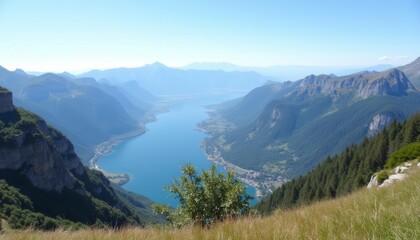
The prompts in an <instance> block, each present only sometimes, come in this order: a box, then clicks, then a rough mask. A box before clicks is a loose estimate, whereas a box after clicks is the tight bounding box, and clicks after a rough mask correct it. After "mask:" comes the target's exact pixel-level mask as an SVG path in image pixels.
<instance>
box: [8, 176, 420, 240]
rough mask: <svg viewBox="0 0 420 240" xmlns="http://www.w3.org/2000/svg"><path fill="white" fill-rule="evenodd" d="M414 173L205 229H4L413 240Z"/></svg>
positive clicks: (125, 235) (419, 193) (419, 233)
mask: <svg viewBox="0 0 420 240" xmlns="http://www.w3.org/2000/svg"><path fill="white" fill-rule="evenodd" d="M419 182H420V171H417V172H416V173H415V174H413V175H411V176H410V177H408V178H407V179H405V180H404V181H401V182H399V183H395V184H393V185H392V186H390V187H387V188H380V189H366V188H365V189H361V190H360V191H358V192H356V193H354V194H351V195H349V196H346V197H341V198H338V199H335V200H328V201H322V202H319V203H315V204H313V205H310V206H306V207H301V208H298V209H295V210H284V211H277V212H275V213H274V214H273V215H271V216H269V217H249V218H245V219H239V220H237V221H226V222H223V223H220V224H216V225H215V226H213V227H211V228H209V229H206V228H204V229H203V228H194V227H187V228H183V229H165V228H164V229H154V228H146V229H140V228H124V229H119V230H113V229H110V230H104V229H86V230H79V231H62V230H59V231H55V232H40V231H33V230H29V231H22V232H12V231H8V230H6V232H5V234H4V236H5V237H6V238H8V239H33V240H36V239H42V240H49V239H104V240H107V239H109V240H111V239H115V240H116V239H182V240H186V239H367V238H369V239H418V238H419V237H420V228H419V226H418V216H419V215H420V210H419V208H418V206H419V204H420V188H419V185H418V183H419Z"/></svg>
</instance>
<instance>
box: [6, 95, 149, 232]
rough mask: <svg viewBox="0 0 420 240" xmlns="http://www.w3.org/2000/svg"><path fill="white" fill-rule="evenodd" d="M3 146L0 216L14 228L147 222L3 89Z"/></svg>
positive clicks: (65, 142) (60, 136) (62, 139)
mask: <svg viewBox="0 0 420 240" xmlns="http://www.w3.org/2000/svg"><path fill="white" fill-rule="evenodd" d="M0 143H1V144H0V176H1V181H0V199H1V201H0V216H1V217H2V218H5V219H6V220H8V222H9V224H10V225H11V226H12V227H14V228H23V227H29V226H31V227H35V228H41V229H52V228H57V227H59V226H60V227H71V226H76V227H77V226H81V225H80V224H83V225H94V224H95V225H97V226H101V225H104V226H112V227H116V226H122V225H127V224H144V223H145V221H143V220H142V215H141V214H139V213H140V211H138V210H136V209H135V208H134V207H133V206H134V205H132V204H131V205H130V204H127V203H126V202H128V200H127V199H128V198H126V199H124V198H120V197H119V195H118V194H116V192H115V191H114V190H113V188H112V187H111V185H110V182H109V181H108V180H107V179H106V178H105V177H104V176H103V174H102V173H100V172H98V171H94V170H90V169H88V168H86V167H84V166H83V164H82V162H81V161H80V159H79V158H78V156H77V155H76V154H75V152H74V149H73V145H72V144H71V142H70V141H69V140H68V139H67V138H66V137H65V136H64V135H63V134H62V133H60V132H59V131H57V130H55V129H53V128H52V127H50V126H48V125H47V123H46V122H45V121H44V120H43V119H42V118H40V117H38V116H37V115H35V114H33V113H30V112H28V111H26V110H24V109H21V108H15V107H14V105H13V100H12V93H11V92H9V91H8V90H7V89H5V88H0ZM119 191H120V190H119ZM149 201H150V200H149Z"/></svg>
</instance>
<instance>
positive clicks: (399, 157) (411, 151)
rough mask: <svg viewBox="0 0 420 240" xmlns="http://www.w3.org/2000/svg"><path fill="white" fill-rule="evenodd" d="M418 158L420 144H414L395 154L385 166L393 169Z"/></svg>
mask: <svg viewBox="0 0 420 240" xmlns="http://www.w3.org/2000/svg"><path fill="white" fill-rule="evenodd" d="M410 135H411V134H410ZM418 157H420V142H416V143H412V144H409V145H407V146H404V147H402V148H401V149H399V150H397V151H395V152H393V153H392V154H391V157H390V158H389V160H388V162H387V163H386V164H385V167H386V168H393V167H396V166H398V165H399V164H401V163H403V162H406V161H409V160H413V159H416V158H418Z"/></svg>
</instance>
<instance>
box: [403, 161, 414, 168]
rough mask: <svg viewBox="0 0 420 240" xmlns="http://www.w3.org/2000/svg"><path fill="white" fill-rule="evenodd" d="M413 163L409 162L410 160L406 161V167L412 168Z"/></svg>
mask: <svg viewBox="0 0 420 240" xmlns="http://www.w3.org/2000/svg"><path fill="white" fill-rule="evenodd" d="M411 165H412V164H411V163H409V162H406V163H404V167H408V168H410V167H411Z"/></svg>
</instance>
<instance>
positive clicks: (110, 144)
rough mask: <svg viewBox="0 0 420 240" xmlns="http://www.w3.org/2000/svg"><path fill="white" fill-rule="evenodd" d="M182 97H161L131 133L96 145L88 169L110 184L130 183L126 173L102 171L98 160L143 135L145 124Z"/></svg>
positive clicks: (152, 120)
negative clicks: (123, 143)
mask: <svg viewBox="0 0 420 240" xmlns="http://www.w3.org/2000/svg"><path fill="white" fill-rule="evenodd" d="M183 99H184V98H183V97H178V96H176V97H173V96H172V97H163V98H161V99H160V100H159V101H157V102H156V103H155V104H154V106H153V107H152V109H151V110H150V111H149V112H147V113H146V114H145V115H144V116H143V117H141V118H140V119H139V121H138V127H137V128H136V129H134V130H133V131H130V132H127V133H124V134H120V135H116V136H113V137H111V138H110V139H108V140H106V141H104V142H102V143H100V144H98V145H96V147H95V151H94V156H93V157H92V158H91V159H90V160H89V161H88V167H89V168H90V169H95V170H98V171H101V172H102V173H103V174H104V175H105V177H107V178H108V180H110V181H111V182H114V183H116V184H118V185H120V186H122V185H124V184H126V183H127V182H129V181H130V176H129V174H127V173H112V172H107V171H105V170H103V169H102V168H101V167H100V164H99V159H100V158H101V157H102V156H104V155H107V154H109V153H111V151H112V150H113V149H114V148H115V147H116V146H117V145H118V144H120V143H122V142H124V141H127V140H129V139H131V138H134V137H137V136H140V135H143V134H145V133H146V132H147V131H148V129H147V128H146V124H148V123H151V122H154V121H156V116H157V115H158V114H160V113H164V112H167V111H168V110H169V109H170V108H171V107H172V106H173V105H174V104H176V103H177V102H179V101H181V100H183Z"/></svg>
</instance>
